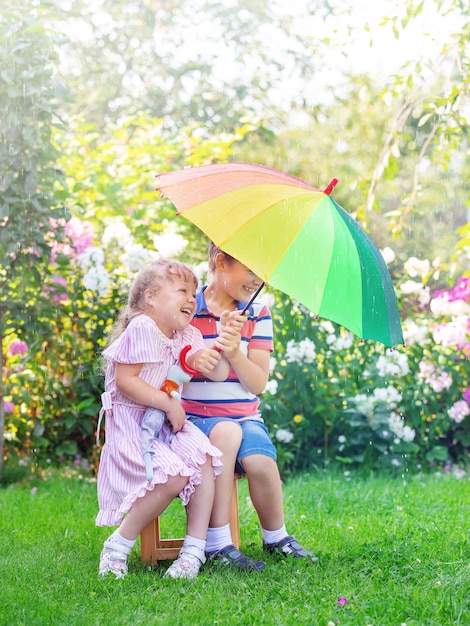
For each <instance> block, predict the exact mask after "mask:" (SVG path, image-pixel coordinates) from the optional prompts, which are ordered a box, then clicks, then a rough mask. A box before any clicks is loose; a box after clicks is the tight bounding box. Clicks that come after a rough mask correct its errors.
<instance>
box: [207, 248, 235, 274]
mask: <svg viewBox="0 0 470 626" xmlns="http://www.w3.org/2000/svg"><path fill="white" fill-rule="evenodd" d="M219 253H220V254H223V255H224V257H225V258H226V260H227V261H228V262H229V263H235V261H236V260H237V259H235V258H234V257H233V256H230V254H227V253H226V252H224V251H223V250H221V249H220V248H219V247H218V246H216V245H215V243H214V242H213V241H211V242H210V244H209V269H210V271H211V272H213V271H214V270H215V258H216V256H217V255H218V254H219Z"/></svg>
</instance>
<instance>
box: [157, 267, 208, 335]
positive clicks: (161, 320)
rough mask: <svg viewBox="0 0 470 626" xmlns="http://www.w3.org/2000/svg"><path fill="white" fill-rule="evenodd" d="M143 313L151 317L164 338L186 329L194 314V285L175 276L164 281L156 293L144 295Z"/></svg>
mask: <svg viewBox="0 0 470 626" xmlns="http://www.w3.org/2000/svg"><path fill="white" fill-rule="evenodd" d="M145 297H146V310H145V313H146V314H147V315H149V317H151V318H152V319H153V320H154V322H155V323H156V324H157V326H158V328H159V329H160V330H161V331H162V333H163V334H164V335H165V336H166V337H169V338H171V337H173V333H174V332H175V331H177V330H184V329H185V328H187V327H188V326H189V324H190V322H191V320H192V319H193V317H194V314H195V313H196V285H195V284H194V282H193V281H186V280H184V279H183V278H180V277H177V276H175V277H174V278H172V279H168V280H165V282H164V283H163V284H162V285H161V287H160V288H159V289H158V291H154V290H151V289H148V290H147V291H146V293H145Z"/></svg>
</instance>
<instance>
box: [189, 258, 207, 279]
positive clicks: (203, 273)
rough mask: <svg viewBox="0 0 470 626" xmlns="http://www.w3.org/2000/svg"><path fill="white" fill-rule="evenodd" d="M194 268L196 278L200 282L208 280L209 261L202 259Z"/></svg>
mask: <svg viewBox="0 0 470 626" xmlns="http://www.w3.org/2000/svg"><path fill="white" fill-rule="evenodd" d="M192 270H193V272H194V273H195V274H196V278H197V280H198V282H199V283H205V282H206V278H207V273H208V271H209V263H208V262H207V261H202V262H201V263H198V264H197V265H194V266H193V268H192Z"/></svg>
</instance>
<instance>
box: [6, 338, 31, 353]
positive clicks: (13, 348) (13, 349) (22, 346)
mask: <svg viewBox="0 0 470 626" xmlns="http://www.w3.org/2000/svg"><path fill="white" fill-rule="evenodd" d="M28 349H29V348H28V344H27V343H25V342H24V341H12V342H11V344H10V346H9V348H8V352H9V353H10V354H11V355H12V356H15V355H16V354H26V352H28Z"/></svg>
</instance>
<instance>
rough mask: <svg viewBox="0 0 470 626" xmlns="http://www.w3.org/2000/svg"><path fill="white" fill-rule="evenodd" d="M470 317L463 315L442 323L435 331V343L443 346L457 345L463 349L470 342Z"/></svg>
mask: <svg viewBox="0 0 470 626" xmlns="http://www.w3.org/2000/svg"><path fill="white" fill-rule="evenodd" d="M467 336H468V317H467V316H466V315H461V316H459V317H456V318H454V319H453V321H452V322H449V323H447V324H441V325H440V326H438V327H437V328H435V329H434V331H433V339H434V341H435V343H439V344H442V345H443V346H457V348H458V349H459V350H461V349H462V348H463V347H464V346H465V345H466V344H467V343H468V339H467Z"/></svg>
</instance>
